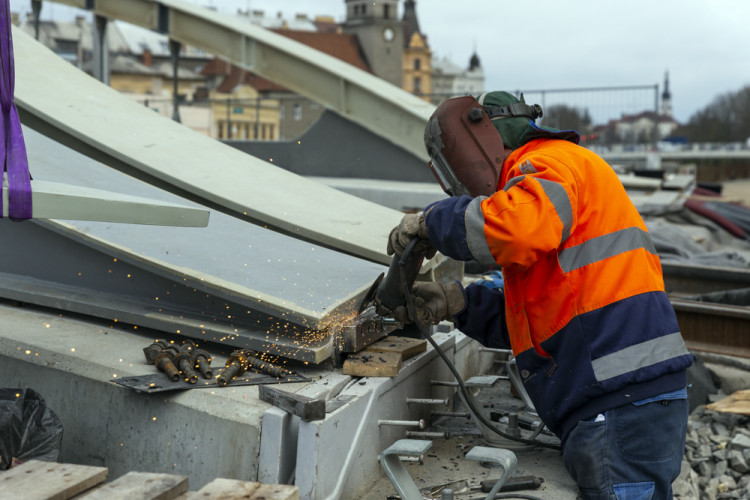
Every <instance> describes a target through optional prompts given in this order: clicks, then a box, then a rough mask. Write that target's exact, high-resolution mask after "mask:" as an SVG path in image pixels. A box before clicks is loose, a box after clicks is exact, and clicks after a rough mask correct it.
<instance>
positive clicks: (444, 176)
mask: <svg viewBox="0 0 750 500" xmlns="http://www.w3.org/2000/svg"><path fill="white" fill-rule="evenodd" d="M424 141H425V147H426V148H427V153H428V154H429V155H430V158H431V160H432V161H431V162H430V168H431V169H432V173H433V175H435V178H436V179H437V181H438V182H439V183H440V186H441V187H442V188H443V191H445V192H446V193H447V194H449V195H451V196H461V195H469V196H491V195H492V194H493V193H494V192H495V191H496V190H497V182H498V179H499V178H500V172H501V170H502V168H503V162H504V161H505V148H504V146H503V140H502V137H500V134H499V133H498V131H497V130H496V129H495V127H494V126H493V125H492V122H491V121H490V119H489V117H488V116H487V114H486V113H485V112H484V110H483V108H482V106H481V105H480V104H479V103H478V102H477V100H476V99H474V98H473V97H457V98H454V99H449V100H447V101H445V102H444V103H443V104H441V105H440V106H438V108H437V109H436V110H435V113H433V115H432V117H431V118H430V121H429V122H428V123H427V127H426V128H425V133H424Z"/></svg>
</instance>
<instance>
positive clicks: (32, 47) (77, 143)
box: [13, 29, 421, 264]
mask: <svg viewBox="0 0 750 500" xmlns="http://www.w3.org/2000/svg"><path fill="white" fill-rule="evenodd" d="M13 40H14V50H15V61H16V86H15V99H16V104H17V106H18V107H19V112H20V113H21V120H22V122H23V123H24V124H26V125H27V126H30V127H31V128H34V129H37V130H39V131H41V132H42V133H43V134H45V135H48V136H51V137H54V139H55V140H57V141H58V142H62V143H64V144H67V145H68V146H70V147H72V148H73V149H76V150H78V151H80V152H82V153H84V154H86V155H88V156H90V157H92V158H95V159H97V160H98V161H100V162H102V163H104V164H106V165H108V166H110V167H113V168H115V169H118V170H121V171H124V172H126V173H128V174H129V175H133V176H136V177H139V178H141V179H144V180H146V181H147V182H149V183H154V184H157V185H159V186H160V187H162V188H165V189H168V190H170V191H172V192H176V193H179V194H180V195H182V196H185V197H189V198H191V199H192V200H194V201H198V202H200V203H202V204H204V205H206V206H210V207H214V208H217V209H220V210H222V211H224V212H226V213H230V214H232V215H234V216H237V217H239V218H244V219H249V220H253V221H257V222H260V223H261V224H265V225H267V226H269V227H271V228H275V229H278V230H280V231H283V232H286V233H288V234H292V235H295V236H296V237H298V238H300V239H306V240H309V241H314V242H316V243H319V244H321V245H323V246H327V247H330V248H334V249H337V250H340V251H342V252H345V253H349V254H352V255H356V256H359V257H361V258H364V259H367V260H372V261H374V262H379V263H382V264H387V263H389V262H390V257H388V256H387V255H386V252H385V249H386V241H387V237H388V233H389V232H390V230H391V229H392V228H393V227H394V226H395V225H396V224H398V222H399V221H400V219H401V216H402V214H401V213H400V212H398V211H396V210H392V209H388V208H386V207H383V206H381V205H377V204H375V203H371V202H368V201H365V200H362V199H360V198H357V197H355V196H350V195H346V194H344V193H342V192H340V191H337V190H335V189H333V188H329V187H327V186H324V185H321V184H320V183H316V182H313V181H310V180H308V179H305V178H303V177H300V176H298V175H295V174H292V173H290V172H288V171H285V170H283V169H280V168H276V167H274V166H273V165H272V164H270V163H267V162H264V161H262V160H259V159H257V158H254V157H251V156H249V155H247V154H245V153H243V152H241V151H238V150H236V149H234V148H231V147H229V146H225V145H223V144H221V143H219V142H218V141H216V140H213V139H211V138H209V137H206V136H204V135H202V134H199V133H197V132H194V131H192V130H190V129H189V128H188V127H185V126H183V125H181V124H179V123H176V122H174V121H172V120H170V119H168V118H165V117H163V116H160V115H158V114H156V113H154V112H153V111H150V110H148V109H147V108H144V107H143V106H140V105H138V104H136V103H135V102H133V101H131V100H129V99H127V98H126V97H124V96H122V95H120V94H119V93H118V92H116V91H115V90H113V89H111V88H109V87H107V86H105V85H102V84H101V83H99V82H98V81H96V80H94V79H93V78H91V77H90V76H88V75H86V74H85V73H83V72H81V71H80V70H78V69H77V68H75V67H74V66H72V65H70V64H69V63H67V62H65V61H64V60H63V59H61V58H60V57H58V56H57V55H55V54H54V53H52V52H51V51H49V50H48V49H46V48H44V47H43V46H42V45H41V44H39V43H38V42H36V41H35V40H33V38H31V37H29V36H28V35H26V34H25V33H23V32H21V31H20V30H16V29H14V30H13ZM383 113H386V111H383ZM420 134H421V131H420ZM40 180H45V179H40Z"/></svg>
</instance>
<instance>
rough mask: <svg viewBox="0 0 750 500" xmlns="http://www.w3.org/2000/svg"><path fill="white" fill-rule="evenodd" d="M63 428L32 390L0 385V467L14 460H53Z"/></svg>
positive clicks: (58, 452) (9, 464)
mask: <svg viewBox="0 0 750 500" xmlns="http://www.w3.org/2000/svg"><path fill="white" fill-rule="evenodd" d="M62 434H63V427H62V423H61V422H60V419H59V418H57V415H55V414H54V412H53V411H52V410H50V409H49V408H48V407H47V405H46V403H45V402H44V399H43V398H42V397H41V396H40V395H39V394H37V393H36V392H35V391H33V390H32V389H6V388H0V470H6V469H8V468H9V467H10V466H11V463H12V461H13V459H14V458H15V459H17V460H20V461H27V460H42V461H45V462H56V461H57V458H58V455H59V454H60V445H61V443H62Z"/></svg>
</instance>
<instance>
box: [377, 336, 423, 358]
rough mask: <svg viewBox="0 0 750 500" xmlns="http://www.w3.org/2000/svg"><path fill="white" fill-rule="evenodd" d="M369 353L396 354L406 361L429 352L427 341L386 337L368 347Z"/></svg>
mask: <svg viewBox="0 0 750 500" xmlns="http://www.w3.org/2000/svg"><path fill="white" fill-rule="evenodd" d="M367 350H368V351H375V352H396V353H399V354H400V355H401V360H402V361H403V360H406V359H409V358H411V357H412V356H416V355H417V354H420V353H422V352H425V351H426V350H427V341H426V340H425V339H413V338H409V337H394V336H391V337H386V338H384V339H381V340H378V341H377V342H374V343H372V344H370V345H369V346H367Z"/></svg>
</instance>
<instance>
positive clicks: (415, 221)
mask: <svg viewBox="0 0 750 500" xmlns="http://www.w3.org/2000/svg"><path fill="white" fill-rule="evenodd" d="M415 236H416V237H418V238H419V242H418V243H417V246H416V247H415V248H414V249H415V250H417V251H420V250H421V251H424V252H425V257H426V258H428V259H431V258H433V257H434V256H435V253H436V252H437V250H436V249H435V248H434V247H433V246H432V245H431V244H430V239H429V235H428V233H427V224H425V221H424V214H423V213H422V212H417V213H415V214H406V215H404V218H403V219H401V222H400V223H399V225H398V226H396V227H394V228H393V229H392V230H391V234H390V235H389V236H388V246H387V248H386V252H387V253H388V255H393V254H394V253H396V254H398V255H403V254H404V250H405V249H406V245H408V244H409V241H411V239H412V238H414V237H415Z"/></svg>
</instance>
